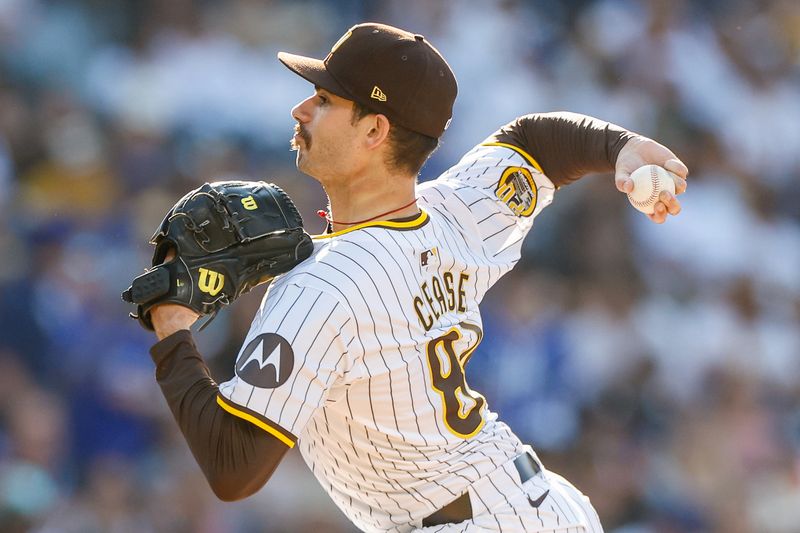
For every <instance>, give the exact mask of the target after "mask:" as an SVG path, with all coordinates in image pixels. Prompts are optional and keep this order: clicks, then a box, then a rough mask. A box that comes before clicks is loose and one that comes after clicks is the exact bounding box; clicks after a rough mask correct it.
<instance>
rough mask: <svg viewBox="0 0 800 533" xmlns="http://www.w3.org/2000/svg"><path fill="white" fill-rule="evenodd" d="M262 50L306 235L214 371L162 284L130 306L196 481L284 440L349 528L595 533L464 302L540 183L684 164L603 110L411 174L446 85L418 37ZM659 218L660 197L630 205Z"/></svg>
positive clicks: (243, 483) (489, 270) (221, 486)
mask: <svg viewBox="0 0 800 533" xmlns="http://www.w3.org/2000/svg"><path fill="white" fill-rule="evenodd" d="M278 58H279V59H280V61H281V62H283V64H284V65H286V66H287V67H288V68H289V69H290V70H292V71H293V72H295V73H296V74H298V75H300V76H302V77H303V78H305V79H306V80H308V81H309V82H310V83H311V84H313V86H314V91H313V94H311V95H310V96H309V97H308V98H306V99H304V100H302V101H301V102H300V103H299V104H297V106H296V107H295V108H294V109H293V110H292V116H293V117H294V119H295V120H296V122H297V125H296V127H295V134H294V137H293V139H292V146H293V147H294V149H295V150H296V152H297V153H296V157H297V166H298V168H299V169H300V170H301V171H302V172H304V173H306V174H308V175H310V176H312V177H313V178H315V179H316V180H317V181H319V183H320V184H321V185H322V186H323V187H324V189H325V191H326V193H327V195H328V198H329V201H330V204H329V208H328V210H327V213H326V215H325V216H326V217H327V220H328V231H327V232H326V233H325V234H323V235H319V236H316V237H313V239H312V242H313V247H312V248H313V249H309V250H308V252H306V253H303V254H300V255H295V256H292V259H293V261H289V262H288V263H285V266H284V267H283V268H282V269H281V270H283V271H285V270H287V269H288V268H291V266H292V265H293V264H295V263H298V264H297V266H294V268H292V269H291V270H290V271H288V272H287V273H285V274H283V275H279V276H278V277H276V278H275V279H274V281H273V282H272V285H271V286H270V288H269V290H268V292H267V294H266V296H265V297H264V300H263V302H262V304H261V307H260V309H259V310H258V312H257V314H256V316H255V317H254V319H253V322H252V325H251V328H250V331H249V333H248V334H247V337H246V339H245V341H244V343H243V345H242V348H241V350H240V352H239V355H238V358H237V360H236V367H235V376H234V377H233V379H231V380H230V381H228V382H226V383H222V384H220V385H217V384H216V383H215V382H214V381H213V380H212V379H211V378H210V376H209V373H208V370H207V368H206V366H205V364H204V362H203V359H202V357H201V355H200V354H199V352H198V349H197V347H196V345H195V343H194V342H193V339H192V335H191V333H190V331H189V327H190V326H191V325H192V324H193V323H194V322H195V320H196V319H197V318H198V316H199V315H200V314H202V311H199V310H198V308H197V307H195V308H192V307H191V306H188V305H185V304H183V303H182V302H181V301H180V300H175V299H172V300H166V301H159V300H156V301H155V303H153V302H152V301H151V302H150V303H149V304H148V305H147V306H145V308H143V309H140V311H142V312H145V314H146V315H147V320H148V321H149V322H148V324H152V327H153V328H154V329H155V332H156V334H157V335H158V338H159V339H160V341H159V342H158V343H157V344H156V345H155V346H154V347H153V348H152V350H151V354H152V357H153V360H154V361H155V363H156V366H157V370H156V376H157V380H158V383H159V385H160V386H161V389H162V391H163V393H164V396H165V398H166V400H167V403H168V404H169V406H170V408H171V410H172V412H173V414H174V416H175V418H176V420H177V422H178V424H179V426H180V428H181V430H182V431H183V434H184V436H185V437H186V440H187V442H188V444H189V446H190V448H191V450H192V453H193V454H194V456H195V458H196V459H197V462H198V463H199V465H200V467H201V468H202V470H203V472H204V474H205V475H206V477H207V478H208V482H209V484H210V485H211V488H212V489H213V490H214V492H215V493H216V494H217V495H218V496H219V497H220V498H221V499H223V500H236V499H240V498H244V497H247V496H248V495H250V494H253V493H254V492H256V491H258V490H259V489H260V488H261V487H262V486H263V485H264V484H265V483H266V482H267V481H268V480H269V478H270V476H271V474H272V472H273V471H274V470H275V468H276V467H277V465H278V463H280V461H281V459H282V457H283V456H284V454H285V453H286V452H287V451H288V450H289V449H291V448H294V447H297V448H298V449H299V450H300V453H301V454H302V456H303V458H304V459H305V461H306V463H307V464H308V466H309V468H310V469H311V470H312V472H313V473H314V475H315V476H316V478H317V479H318V480H319V482H320V484H321V485H322V486H323V487H324V488H325V490H326V491H327V492H328V493H329V494H330V496H331V498H332V499H333V500H334V502H335V503H336V504H337V505H338V506H339V507H340V508H341V509H342V511H343V512H344V513H345V514H346V515H347V516H348V517H349V518H350V520H352V522H353V523H354V524H355V525H356V526H358V527H359V528H360V529H362V530H364V531H397V532H409V531H426V532H427V531H430V532H433V531H441V532H449V531H562V532H567V531H572V532H600V531H602V528H601V525H600V523H599V521H598V518H597V514H596V512H595V511H594V509H593V508H592V506H591V505H590V503H589V500H588V498H587V497H585V496H584V495H583V494H581V493H580V492H579V491H578V490H577V489H576V488H575V487H574V486H573V485H571V484H570V483H569V482H568V481H566V480H565V479H564V478H562V477H560V476H559V475H557V474H555V473H554V472H551V471H549V470H548V469H547V468H546V467H545V465H543V464H542V463H541V461H540V460H539V458H538V457H537V456H536V453H535V452H534V451H533V450H532V449H531V448H530V447H529V446H526V445H525V444H524V443H522V442H521V441H520V439H519V438H517V436H516V435H515V434H514V432H513V431H512V429H511V428H509V426H508V425H506V424H505V423H504V422H502V421H501V420H499V419H498V417H497V415H496V414H495V413H493V412H492V411H491V410H490V408H489V405H488V402H487V399H486V398H484V397H483V396H482V395H481V394H480V392H479V391H477V390H473V389H472V388H470V386H469V384H468V383H467V380H466V378H465V371H464V369H465V367H466V365H467V364H468V363H469V360H470V357H471V356H472V354H473V352H474V351H475V348H476V347H477V346H478V344H479V343H480V342H481V339H482V338H483V328H482V323H481V315H480V309H479V304H480V302H481V299H482V298H483V296H484V294H485V293H486V291H488V290H489V289H490V288H491V287H492V285H493V284H494V283H495V282H496V281H497V280H498V279H499V278H500V277H501V276H503V275H504V274H505V273H506V272H508V271H509V270H510V269H511V268H513V267H514V265H515V264H516V263H517V261H518V260H519V258H520V253H521V246H522V241H523V239H524V238H525V236H526V235H527V234H528V232H529V231H530V229H531V227H532V225H533V222H534V219H535V218H536V216H537V215H539V213H541V212H542V210H543V209H544V208H545V207H546V206H547V205H549V204H550V203H551V202H552V201H553V198H554V196H555V193H556V191H557V190H558V189H559V188H561V187H563V186H564V185H566V184H568V183H570V182H571V181H573V180H576V179H578V178H580V177H581V176H583V175H584V174H586V173H589V172H610V171H614V172H615V181H616V187H617V189H619V190H620V191H621V192H629V191H630V190H631V187H632V184H631V182H630V178H629V175H630V173H631V172H632V171H633V170H635V169H636V168H638V167H640V166H642V165H644V164H657V165H661V166H663V167H665V168H666V169H668V170H670V171H671V172H672V173H674V175H675V177H674V179H675V182H676V191H677V193H678V194H680V193H682V192H683V191H684V190H685V188H686V181H685V178H686V175H687V172H688V171H687V169H686V167H685V166H684V164H683V163H681V162H680V160H678V159H677V158H676V156H675V155H674V154H673V153H672V152H671V151H670V150H668V149H667V148H665V147H663V146H662V145H660V144H658V143H656V142H654V141H652V140H650V139H647V138H645V137H642V136H640V135H637V134H635V133H631V132H629V131H626V130H624V129H622V128H620V127H618V126H615V125H613V124H609V123H606V122H602V121H599V120H596V119H593V118H590V117H587V116H583V115H576V114H571V113H553V114H533V115H526V116H522V117H520V118H518V119H517V120H515V121H513V122H511V123H510V124H507V125H505V126H503V127H502V128H500V129H499V130H498V131H497V132H495V133H494V134H492V135H491V136H490V137H488V138H487V139H486V140H484V141H483V142H481V143H480V144H478V145H477V146H475V147H474V148H473V149H472V150H470V151H469V152H468V153H466V154H465V155H464V156H463V157H462V159H461V160H460V161H458V162H457V163H456V164H455V165H454V166H453V167H452V168H450V169H449V170H447V171H446V172H444V173H443V174H442V175H441V176H440V177H439V178H438V179H436V180H434V181H430V182H427V183H424V184H422V185H417V183H416V178H417V174H418V172H419V170H420V168H421V166H422V164H423V163H424V162H425V160H426V159H427V157H428V156H429V155H430V153H431V152H432V151H433V150H434V149H435V148H436V147H437V144H438V139H439V138H440V136H441V135H442V134H443V132H444V131H445V129H446V128H447V126H448V124H449V122H450V118H451V114H452V107H453V102H454V101H455V98H456V92H457V86H456V80H455V77H454V75H453V72H452V71H451V69H450V67H449V66H448V64H447V62H446V61H445V60H444V58H443V57H442V56H441V54H440V53H439V52H438V51H437V50H436V49H435V48H434V47H433V46H432V45H431V44H430V43H429V42H428V41H427V40H426V39H425V38H424V37H423V36H422V35H415V34H413V33H409V32H406V31H403V30H400V29H397V28H393V27H390V26H386V25H381V24H372V23H368V24H360V25H357V26H354V27H353V28H351V29H350V30H349V31H348V32H347V33H345V34H344V35H343V36H342V37H341V39H339V41H338V42H337V43H336V44H335V45H334V46H333V48H332V49H331V51H330V53H329V54H328V55H327V57H326V58H325V59H324V60H319V59H312V58H308V57H302V56H298V55H293V54H288V53H280V54H279V55H278ZM240 203H241V201H240ZM679 211H680V203H679V201H678V200H677V199H676V197H675V195H673V194H670V193H668V192H665V193H663V194H662V196H661V197H660V201H659V203H658V204H657V205H656V208H655V211H654V213H653V214H652V215H649V217H650V218H651V219H652V220H653V221H654V222H656V223H661V222H663V221H664V220H665V219H666V218H667V216H668V215H676V214H678V212H679ZM293 242H294V241H293ZM298 246H299V245H298ZM163 258H166V259H167V260H168V261H179V260H180V250H177V252H171V253H169V254H161V256H160V257H159V259H163ZM170 258H172V259H170ZM273 274H274V272H273ZM208 285H209V283H208V281H207V280H206V286H208ZM220 287H222V285H221V284H220Z"/></svg>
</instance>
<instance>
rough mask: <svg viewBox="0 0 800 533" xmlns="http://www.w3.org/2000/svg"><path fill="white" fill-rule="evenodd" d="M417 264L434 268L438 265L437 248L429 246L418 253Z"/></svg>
mask: <svg viewBox="0 0 800 533" xmlns="http://www.w3.org/2000/svg"><path fill="white" fill-rule="evenodd" d="M419 266H421V267H425V268H427V267H430V268H436V267H438V266H439V249H438V248H431V249H430V250H425V251H424V252H422V253H421V254H419Z"/></svg>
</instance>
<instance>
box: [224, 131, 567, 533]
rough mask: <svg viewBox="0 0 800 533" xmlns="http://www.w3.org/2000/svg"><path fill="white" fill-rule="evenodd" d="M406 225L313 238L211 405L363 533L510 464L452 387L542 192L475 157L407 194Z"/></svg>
mask: <svg viewBox="0 0 800 533" xmlns="http://www.w3.org/2000/svg"><path fill="white" fill-rule="evenodd" d="M417 192H418V205H419V206H420V208H421V214H420V215H419V216H418V217H416V218H415V219H414V220H410V221H404V222H369V223H365V224H361V225H359V226H356V227H353V228H349V229H347V230H344V231H341V232H337V233H333V234H328V235H322V236H319V237H315V249H314V253H313V255H312V256H311V257H310V258H309V259H307V260H306V261H305V262H303V263H302V264H300V265H299V266H297V267H296V268H295V269H294V270H292V271H291V272H289V273H287V274H286V275H284V276H282V277H280V278H278V279H277V280H275V281H274V282H273V284H272V286H271V287H270V289H269V291H268V292H267V294H266V296H265V298H264V301H263V302H262V305H261V308H260V310H259V312H258V313H257V314H256V316H255V318H254V320H253V324H252V326H251V329H250V332H249V333H248V335H247V338H246V340H245V343H244V345H243V348H242V350H241V352H240V354H239V357H238V359H237V363H236V376H235V377H234V378H233V379H232V380H230V381H228V382H227V383H224V384H222V385H221V386H220V396H219V397H218V402H219V404H220V405H221V406H222V407H223V408H225V409H226V410H228V411H229V412H231V413H233V414H235V415H237V416H240V417H242V418H245V419H248V420H250V421H251V422H253V423H255V424H256V425H258V426H260V427H261V428H263V429H265V430H266V431H268V432H270V433H271V434H273V435H274V436H276V437H277V438H279V439H281V440H282V441H284V442H285V443H286V444H287V445H289V446H294V444H295V442H297V443H299V448H300V451H301V453H302V455H303V457H304V458H305V460H306V462H307V463H308V465H309V467H310V468H311V470H312V471H313V472H314V475H315V476H316V477H317V478H318V480H319V481H320V483H321V484H322V486H323V487H325V489H326V490H327V491H328V492H329V493H330V495H331V497H332V498H333V500H334V501H335V502H336V504H337V505H338V506H339V507H340V508H341V509H342V510H343V511H344V512H345V514H346V515H347V516H348V517H349V518H350V519H351V520H352V521H353V522H354V523H355V524H356V525H357V526H358V527H360V528H361V529H363V530H366V531H387V530H391V531H410V530H412V529H413V528H414V527H415V526H419V524H420V522H421V520H422V519H423V518H424V517H425V516H427V515H429V514H431V513H432V512H433V511H435V510H437V509H439V508H441V507H442V506H444V505H445V504H447V503H449V502H450V501H452V500H453V499H455V498H456V497H457V496H459V495H460V494H462V493H464V492H465V491H466V490H467V487H468V486H469V485H470V484H472V483H473V482H475V481H476V480H477V479H478V478H480V477H482V476H485V475H486V474H488V473H489V472H492V471H493V470H495V469H497V467H498V466H499V465H502V464H503V463H506V462H507V461H508V460H510V459H512V458H514V457H516V456H517V455H519V454H520V453H522V451H523V450H524V448H523V445H522V443H521V442H520V441H519V439H518V438H517V437H516V436H515V435H514V434H513V433H512V432H511V430H510V429H509V428H508V427H507V426H506V425H505V424H504V423H502V422H500V421H498V420H497V417H496V415H495V414H494V413H492V412H491V411H489V409H488V407H487V405H486V400H485V399H484V398H483V397H482V396H481V395H480V394H479V393H478V392H476V391H473V390H471V389H470V388H469V387H468V386H467V384H466V382H465V379H464V370H463V368H464V365H465V364H466V363H467V361H468V359H469V357H470V356H471V354H472V352H473V350H474V349H475V347H476V346H477V344H478V343H479V342H480V340H481V336H482V332H481V317H480V312H479V309H478V304H479V302H480V301H481V299H482V298H483V295H484V294H485V293H486V291H487V290H488V289H489V288H490V287H491V286H492V285H493V284H494V283H495V282H496V281H497V280H498V279H499V278H500V277H501V276H502V275H503V274H505V273H506V272H508V271H509V270H510V269H511V268H512V267H513V266H514V264H515V263H516V262H517V261H518V259H519V257H520V249H521V244H522V240H523V238H524V237H525V235H526V234H527V232H528V231H529V229H530V227H531V225H532V222H533V219H534V217H535V216H536V215H537V214H538V213H539V212H541V210H542V209H543V208H544V207H545V206H547V205H548V204H549V203H550V202H551V201H552V197H553V192H554V187H553V184H552V183H551V182H550V180H548V179H547V178H546V177H545V176H544V175H543V174H542V173H541V171H540V170H539V168H538V165H537V164H536V162H535V161H534V160H533V159H531V158H530V156H528V155H527V154H525V153H524V152H523V151H522V150H521V149H518V148H515V147H511V146H509V145H501V144H497V143H495V144H492V145H480V146H477V147H475V148H474V149H472V150H471V151H470V152H469V153H467V154H466V155H465V156H464V157H463V158H462V159H461V161H459V163H458V164H456V165H455V166H454V167H452V168H451V169H449V170H448V171H446V172H445V173H444V174H442V175H441V176H440V177H439V178H438V179H437V180H435V181H432V182H428V183H424V184H422V185H420V186H419V187H418V190H417Z"/></svg>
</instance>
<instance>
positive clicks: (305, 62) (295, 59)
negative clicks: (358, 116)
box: [278, 52, 353, 100]
mask: <svg viewBox="0 0 800 533" xmlns="http://www.w3.org/2000/svg"><path fill="white" fill-rule="evenodd" d="M278 60H280V62H281V63H283V64H284V65H286V68H288V69H289V70H291V71H292V72H294V73H295V74H297V75H298V76H300V77H301V78H303V79H305V80H307V81H310V82H311V83H313V84H314V85H315V86H317V87H321V88H323V89H325V90H326V91H330V92H332V93H333V94H335V95H337V96H341V97H342V98H347V99H348V100H352V99H353V97H352V96H351V95H350V93H349V92H347V90H345V88H344V87H342V86H341V84H340V83H339V82H338V81H336V78H334V77H333V76H331V73H330V72H328V69H326V68H325V63H324V62H323V61H322V60H320V59H314V58H313V57H305V56H298V55H295V54H290V53H288V52H278Z"/></svg>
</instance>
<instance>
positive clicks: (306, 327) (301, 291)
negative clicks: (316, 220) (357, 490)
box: [217, 284, 352, 447]
mask: <svg viewBox="0 0 800 533" xmlns="http://www.w3.org/2000/svg"><path fill="white" fill-rule="evenodd" d="M272 289H277V290H272ZM351 327H352V319H351V316H350V314H349V312H348V311H347V310H346V309H345V308H344V306H343V305H342V304H341V303H340V302H339V301H338V300H336V299H335V298H333V297H332V296H330V295H329V294H327V293H325V292H322V291H319V290H317V289H313V288H310V287H300V286H297V285H293V284H283V285H281V286H280V287H271V288H270V291H269V292H268V293H267V296H266V297H265V300H264V303H263V305H262V308H261V310H260V311H259V313H258V314H257V315H256V317H255V319H254V321H253V324H252V326H251V328H250V332H249V333H248V334H247V337H246V339H245V342H244V344H243V346H242V348H241V350H240V351H239V356H238V357H237V359H236V368H235V370H236V375H235V376H234V377H233V379H231V380H230V381H228V382H226V383H223V384H221V385H220V387H219V396H218V397H217V403H219V405H220V406H221V407H222V408H223V409H225V410H226V411H228V412H229V413H231V414H233V415H235V416H238V417H240V418H243V419H245V420H248V421H249V422H251V423H253V424H255V425H257V426H258V427H260V428H261V429H263V430H264V431H266V432H268V433H270V434H272V435H273V436H274V437H276V438H278V439H279V440H281V441H283V442H284V443H285V444H286V445H287V446H289V447H293V446H294V444H295V442H296V441H297V435H299V434H300V433H301V432H302V430H303V428H304V427H305V425H306V423H307V422H308V420H309V419H310V418H311V416H312V415H313V414H314V412H315V410H316V409H317V408H319V407H320V406H322V405H323V404H324V403H325V400H326V398H327V396H328V390H329V389H330V387H331V386H332V385H333V384H334V382H335V381H336V380H337V379H339V378H340V376H342V374H343V373H344V372H345V370H346V367H347V364H348V363H347V344H348V343H349V342H350V340H351V338H352V334H351V330H350V328H351Z"/></svg>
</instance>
